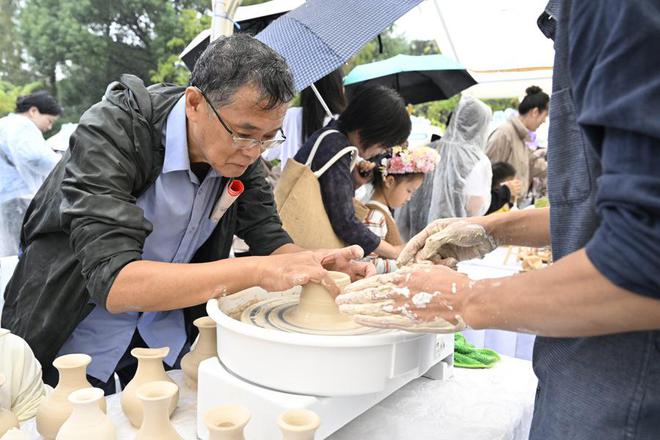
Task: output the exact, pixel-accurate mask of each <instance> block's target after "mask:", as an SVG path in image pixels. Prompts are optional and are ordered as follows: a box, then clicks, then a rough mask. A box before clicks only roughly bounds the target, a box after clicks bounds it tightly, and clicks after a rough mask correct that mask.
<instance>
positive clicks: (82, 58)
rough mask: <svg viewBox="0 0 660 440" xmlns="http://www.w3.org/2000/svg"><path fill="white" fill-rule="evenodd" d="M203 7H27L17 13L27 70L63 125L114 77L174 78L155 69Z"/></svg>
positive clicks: (39, 3) (60, 2) (131, 3)
mask: <svg viewBox="0 0 660 440" xmlns="http://www.w3.org/2000/svg"><path fill="white" fill-rule="evenodd" d="M207 3H208V2H206V1H195V0H186V1H183V0H170V1H163V0H122V1H113V2H108V1H107V0H27V1H26V3H25V6H24V8H23V10H22V11H21V13H20V31H21V36H22V39H23V42H24V44H25V47H26V49H27V51H28V53H29V54H30V59H29V62H30V64H31V65H32V66H33V68H34V69H35V70H36V71H37V72H38V73H39V74H40V76H41V77H43V78H45V79H46V80H47V83H48V85H49V86H50V87H51V88H52V89H53V90H54V91H55V92H56V96H57V98H58V99H59V101H60V102H61V103H62V104H63V105H64V107H65V118H64V119H65V120H66V119H68V118H67V117H70V118H72V119H77V118H78V117H79V115H80V113H82V112H83V111H84V110H85V109H87V108H88V107H89V106H90V105H92V104H93V103H95V102H96V101H98V100H99V99H100V98H101V96H102V95H103V91H104V90H105V88H106V86H107V85H108V84H109V83H110V82H112V81H114V80H116V79H118V78H119V75H120V74H122V73H132V74H135V75H137V76H139V77H140V78H143V79H144V80H145V82H147V83H149V82H150V79H151V78H152V76H154V77H157V78H159V79H161V78H162V79H167V80H175V79H177V75H176V73H177V72H175V71H174V70H173V71H172V72H169V74H168V73H167V72H165V73H161V74H160V76H158V75H157V73H158V72H159V71H160V67H159V66H160V65H161V64H165V62H166V60H168V59H170V60H171V58H170V57H171V56H172V55H174V54H173V52H172V51H173V50H174V49H176V48H177V47H179V46H183V44H178V45H177V43H178V42H177V41H174V42H172V40H173V39H174V38H175V36H177V37H179V38H186V37H187V35H186V29H185V26H186V23H188V22H189V21H190V20H191V16H193V17H194V16H195V14H199V12H202V11H204V8H205V5H207ZM209 5H210V4H209ZM199 17H201V15H199ZM172 64H173V63H172ZM58 80H59V81H58Z"/></svg>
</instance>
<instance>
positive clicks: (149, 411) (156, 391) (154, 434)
mask: <svg viewBox="0 0 660 440" xmlns="http://www.w3.org/2000/svg"><path fill="white" fill-rule="evenodd" d="M178 394H179V387H177V386H176V384H174V383H172V382H166V381H162V380H159V381H156V382H149V383H145V384H142V385H140V386H139V387H138V389H137V391H136V395H137V397H138V399H140V402H141V404H142V406H143V409H144V417H143V420H142V425H141V426H140V430H139V431H138V433H137V437H135V440H180V439H182V438H183V437H181V436H180V435H179V433H178V432H176V429H174V427H173V426H172V423H171V422H170V413H171V412H170V409H169V408H170V403H171V402H172V400H173V399H174V397H175V396H178ZM177 399H178V397H177Z"/></svg>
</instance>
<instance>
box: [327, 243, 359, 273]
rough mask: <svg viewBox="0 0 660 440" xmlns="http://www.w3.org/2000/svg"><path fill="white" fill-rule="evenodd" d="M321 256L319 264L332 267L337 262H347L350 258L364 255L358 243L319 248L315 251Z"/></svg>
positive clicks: (354, 258) (353, 258) (355, 258)
mask: <svg viewBox="0 0 660 440" xmlns="http://www.w3.org/2000/svg"><path fill="white" fill-rule="evenodd" d="M316 253H317V255H319V256H320V258H321V265H322V266H323V267H326V268H330V269H332V267H333V266H335V265H338V264H340V265H341V264H348V262H350V261H351V260H357V259H360V258H362V257H364V250H363V249H362V248H361V247H360V246H358V245H352V246H347V247H344V248H341V249H321V250H318V251H316Z"/></svg>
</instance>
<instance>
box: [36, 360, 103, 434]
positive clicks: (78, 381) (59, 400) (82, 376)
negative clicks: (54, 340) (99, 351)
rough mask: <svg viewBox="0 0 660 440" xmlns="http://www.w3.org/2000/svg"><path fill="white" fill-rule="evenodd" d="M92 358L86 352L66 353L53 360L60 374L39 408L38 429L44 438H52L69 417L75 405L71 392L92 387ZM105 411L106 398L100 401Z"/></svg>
mask: <svg viewBox="0 0 660 440" xmlns="http://www.w3.org/2000/svg"><path fill="white" fill-rule="evenodd" d="M91 361H92V358H91V357H90V356H88V355H86V354H65V355H64V356H60V357H58V358H57V359H55V360H54V361H53V366H54V367H55V368H57V371H58V373H59V375H60V378H59V381H58V382H57V386H56V387H55V389H54V390H53V392H52V393H51V394H50V395H49V396H48V397H46V398H45V399H44V400H42V401H41V404H40V405H39V409H38V410H37V431H39V434H41V435H42V436H43V437H44V438H46V439H48V440H52V439H54V438H55V436H56V435H57V431H58V430H59V429H60V426H62V424H63V423H64V422H65V421H66V419H67V418H69V415H71V411H72V410H73V406H71V403H70V402H69V400H68V397H69V394H71V393H72V392H73V391H75V390H79V389H81V388H89V387H91V385H90V383H89V382H88V381H87V376H86V374H87V365H89V363H90V362H91ZM98 405H99V407H100V408H101V409H102V410H103V412H105V399H100V400H99V401H98Z"/></svg>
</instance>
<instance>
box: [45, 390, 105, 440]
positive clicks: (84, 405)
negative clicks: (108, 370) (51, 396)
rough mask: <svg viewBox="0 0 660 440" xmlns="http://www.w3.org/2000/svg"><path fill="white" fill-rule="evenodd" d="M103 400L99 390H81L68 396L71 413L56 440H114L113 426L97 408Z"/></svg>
mask: <svg viewBox="0 0 660 440" xmlns="http://www.w3.org/2000/svg"><path fill="white" fill-rule="evenodd" d="M101 399H104V396H103V390H102V389H100V388H82V389H80V390H76V391H74V392H73V393H71V394H69V402H70V403H71V405H72V406H73V411H72V412H71V415H70V416H69V418H68V419H66V422H64V424H63V425H62V427H61V428H60V430H59V432H58V433H57V437H56V440H89V439H94V440H115V439H116V438H117V433H116V430H115V425H113V424H112V422H111V421H110V419H109V418H108V417H107V416H106V415H105V413H104V412H103V411H101V409H100V408H99V400H101Z"/></svg>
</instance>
